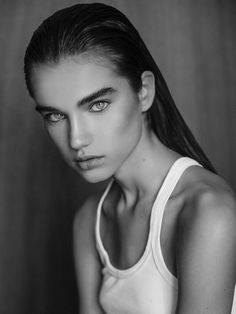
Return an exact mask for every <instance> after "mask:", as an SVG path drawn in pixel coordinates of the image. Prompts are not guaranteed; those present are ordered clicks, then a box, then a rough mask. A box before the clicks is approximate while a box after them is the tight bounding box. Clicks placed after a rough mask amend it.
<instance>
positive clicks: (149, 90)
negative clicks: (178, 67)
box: [138, 71, 155, 112]
mask: <svg viewBox="0 0 236 314" xmlns="http://www.w3.org/2000/svg"><path fill="white" fill-rule="evenodd" d="M141 80H142V86H141V89H140V91H139V92H138V97H139V101H140V104H141V106H142V108H141V110H142V112H145V111H147V110H148V109H149V108H150V107H151V106H152V103H153V100H154V97H155V77H154V74H153V73H152V72H151V71H144V72H143V73H142V75H141Z"/></svg>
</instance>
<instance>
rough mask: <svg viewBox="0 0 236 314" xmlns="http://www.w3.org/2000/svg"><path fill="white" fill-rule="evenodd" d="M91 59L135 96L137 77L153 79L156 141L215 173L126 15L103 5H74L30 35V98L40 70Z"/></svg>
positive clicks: (27, 65)
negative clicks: (109, 67) (104, 62)
mask: <svg viewBox="0 0 236 314" xmlns="http://www.w3.org/2000/svg"><path fill="white" fill-rule="evenodd" d="M81 53H90V54H94V55H95V56H96V55H97V56H99V57H101V58H103V59H108V60H109V61H110V62H111V63H112V64H113V65H114V66H115V70H116V72H117V73H118V74H119V75H122V76H124V77H126V78H127V79H128V80H129V82H130V84H131V86H132V87H133V89H134V91H135V92H138V91H139V89H140V88H141V84H142V81H141V74H142V73H143V72H144V71H146V70H147V71H148V70H149V71H151V72H152V73H153V74H154V76H155V85H156V86H155V87H156V94H155V98H154V101H153V104H152V106H151V108H150V109H149V111H148V119H149V122H150V124H151V127H152V129H153V130H154V132H155V133H156V135H157V137H158V138H159V140H160V141H161V142H162V143H163V144H164V145H166V146H167V147H169V148H170V149H172V150H174V151H176V152H178V153H179V154H181V155H183V156H188V157H191V158H193V159H195V160H197V161H198V162H200V163H201V164H202V165H203V166H204V167H205V168H206V169H208V170H210V171H212V172H215V170H214V168H213V166H212V164H211V163H210V161H209V160H208V158H207V157H206V155H205V154H204V152H203V151H202V149H201V147H200V146H199V144H198V143H197V141H196V139H195V138H194V136H193V134H192V133H191V131H190V130H189V128H188V126H187V125H186V123H185V121H184V120H183V118H182V116H181V115H180V113H179V111H178V109H177V107H176V105H175V103H174V100H173V99H172V96H171V94H170V91H169V89H168V87H167V85H166V82H165V80H164V78H163V76H162V74H161V72H160V70H159V68H158V67H157V64H156V62H155V61H154V59H153V57H152V56H151V54H150V52H149V51H148V49H147V47H146V45H145V43H144V42H143V40H142V39H141V37H140V35H139V33H138V31H137V30H136V29H135V28H134V26H133V25H132V24H131V23H130V21H129V20H128V19H127V18H126V16H125V15H124V14H122V13H121V12H120V11H118V10H117V9H115V8H113V7H111V6H108V5H105V4H101V3H93V4H77V5H74V6H71V7H68V8H65V9H62V10H60V11H57V12H56V13H54V14H53V15H52V16H50V17H49V18H47V19H46V20H45V21H44V22H43V23H42V24H41V25H40V26H39V27H38V29H37V30H36V31H35V32H34V34H33V36H32V38H31V41H30V43H29V45H28V47H27V50H26V54H25V59H24V62H25V63H24V72H25V79H26V85H27V88H28V90H29V93H30V95H31V96H32V97H34V92H33V86H32V84H31V76H32V73H33V71H34V69H35V68H36V67H37V66H40V65H42V64H47V65H55V64H57V63H58V62H59V60H60V59H61V58H63V57H65V58H66V57H69V56H75V55H78V54H81Z"/></svg>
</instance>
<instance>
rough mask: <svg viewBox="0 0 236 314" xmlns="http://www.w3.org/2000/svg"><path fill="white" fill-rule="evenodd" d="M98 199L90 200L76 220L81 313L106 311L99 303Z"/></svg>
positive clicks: (75, 259)
mask: <svg viewBox="0 0 236 314" xmlns="http://www.w3.org/2000/svg"><path fill="white" fill-rule="evenodd" d="M96 206H97V200H96V199H90V200H88V201H87V202H86V203H85V204H84V205H83V206H82V208H81V209H80V210H79V211H78V212H77V214H76V216H75V220H74V232H73V245H74V261H75V269H76V275H77V287H78V294H79V300H78V302H79V313H80V314H88V313H89V314H102V313H104V312H103V311H102V309H101V307H100V306H99V303H98V291H99V286H100V283H101V264H100V261H99V257H98V255H97V252H96V248H95V238H94V226H95V216H96Z"/></svg>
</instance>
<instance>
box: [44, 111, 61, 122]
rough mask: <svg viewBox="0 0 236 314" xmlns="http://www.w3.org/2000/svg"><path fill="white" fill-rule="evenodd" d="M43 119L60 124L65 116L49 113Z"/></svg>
mask: <svg viewBox="0 0 236 314" xmlns="http://www.w3.org/2000/svg"><path fill="white" fill-rule="evenodd" d="M43 117H44V119H45V120H46V121H48V122H58V121H60V120H62V119H64V118H65V116H64V115H63V114H62V113H59V112H53V113H52V112H51V113H47V114H45V115H44V116H43Z"/></svg>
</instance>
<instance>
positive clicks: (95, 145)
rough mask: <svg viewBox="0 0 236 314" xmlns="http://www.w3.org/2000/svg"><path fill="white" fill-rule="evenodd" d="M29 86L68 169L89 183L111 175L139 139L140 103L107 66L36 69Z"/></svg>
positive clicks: (80, 63)
mask: <svg viewBox="0 0 236 314" xmlns="http://www.w3.org/2000/svg"><path fill="white" fill-rule="evenodd" d="M78 58H79V57H78ZM32 85H33V91H34V98H35V101H36V104H37V107H36V109H37V110H38V111H39V112H40V113H41V115H42V117H43V119H44V122H45V126H46V129H47V131H48V133H49V135H50V137H51V138H52V140H53V141H54V142H55V144H56V145H57V147H58V148H59V150H60V152H61V153H62V155H63V156H64V158H65V159H66V161H67V162H68V164H69V165H70V166H72V167H73V168H74V169H75V170H76V171H77V172H78V173H79V174H81V175H82V176H83V177H84V178H85V179H86V180H87V181H89V182H99V181H102V180H106V179H108V178H110V177H111V176H113V175H115V173H116V172H117V171H118V170H119V168H120V167H121V166H122V164H123V163H124V162H125V161H126V160H127V159H128V157H129V156H130V155H131V154H132V152H133V151H134V149H135V147H136V145H137V144H138V142H139V140H140V137H141V133H142V110H141V106H140V104H139V97H138V95H137V94H136V93H134V91H133V89H132V88H131V86H130V84H129V82H128V80H127V79H126V78H124V77H120V76H118V75H117V74H116V73H115V71H114V70H113V69H112V67H111V66H108V65H107V66H105V65H104V66H102V65H98V64H97V63H95V62H92V61H90V62H89V61H87V62H86V61H82V59H79V60H77V61H75V60H71V59H63V60H61V61H60V63H58V64H57V65H54V66H51V67H50V66H41V67H38V68H36V69H35V70H34V74H33V77H32Z"/></svg>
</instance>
